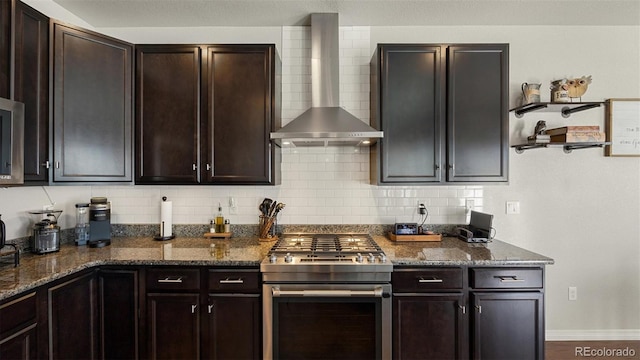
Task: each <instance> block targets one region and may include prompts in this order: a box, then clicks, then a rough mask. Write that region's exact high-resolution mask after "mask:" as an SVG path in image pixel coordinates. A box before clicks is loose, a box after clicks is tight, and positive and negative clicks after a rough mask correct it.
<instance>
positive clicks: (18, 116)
mask: <svg viewBox="0 0 640 360" xmlns="http://www.w3.org/2000/svg"><path fill="white" fill-rule="evenodd" d="M22 183H24V104H23V103H21V102H17V101H12V100H9V99H4V98H0V186H2V185H19V184H22Z"/></svg>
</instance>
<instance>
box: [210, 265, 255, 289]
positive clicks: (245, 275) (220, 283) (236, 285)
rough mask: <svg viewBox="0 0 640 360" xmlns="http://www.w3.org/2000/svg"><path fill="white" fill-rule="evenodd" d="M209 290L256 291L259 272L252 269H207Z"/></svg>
mask: <svg viewBox="0 0 640 360" xmlns="http://www.w3.org/2000/svg"><path fill="white" fill-rule="evenodd" d="M209 291H211V292H234V293H258V292H260V273H259V272H257V271H253V270H249V271H220V270H209Z"/></svg>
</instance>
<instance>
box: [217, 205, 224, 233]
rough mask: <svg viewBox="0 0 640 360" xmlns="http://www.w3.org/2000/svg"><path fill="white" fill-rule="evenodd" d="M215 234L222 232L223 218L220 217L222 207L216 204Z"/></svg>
mask: <svg viewBox="0 0 640 360" xmlns="http://www.w3.org/2000/svg"><path fill="white" fill-rule="evenodd" d="M216 232H217V233H223V232H224V216H222V205H220V203H218V214H216Z"/></svg>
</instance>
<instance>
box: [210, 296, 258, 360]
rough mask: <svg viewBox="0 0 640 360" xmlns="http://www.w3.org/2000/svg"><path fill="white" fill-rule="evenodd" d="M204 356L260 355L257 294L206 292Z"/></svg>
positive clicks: (241, 357) (246, 357)
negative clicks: (207, 296) (214, 293)
mask: <svg viewBox="0 0 640 360" xmlns="http://www.w3.org/2000/svg"><path fill="white" fill-rule="evenodd" d="M206 310H207V314H206V315H205V316H207V320H206V324H207V330H206V331H205V332H204V334H203V335H204V338H205V339H207V340H205V343H204V344H203V345H204V349H205V350H204V351H206V353H205V354H203V355H204V358H206V359H218V360H223V359H225V360H227V359H228V360H232V359H238V360H249V359H256V360H257V359H260V358H261V357H262V347H261V346H260V340H261V338H262V335H261V331H260V329H261V326H262V325H261V324H262V313H261V311H260V296H259V295H258V294H255V295H230V294H219V295H210V296H209V304H208V305H207V309H206Z"/></svg>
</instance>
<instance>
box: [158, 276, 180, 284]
mask: <svg viewBox="0 0 640 360" xmlns="http://www.w3.org/2000/svg"><path fill="white" fill-rule="evenodd" d="M158 282H159V283H162V284H181V283H182V278H181V277H177V278H175V277H174V278H171V277H166V278H164V279H158Z"/></svg>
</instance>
